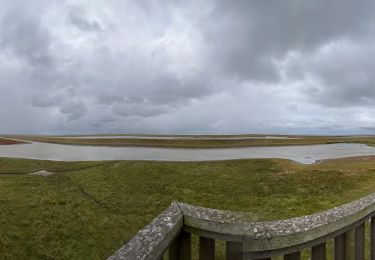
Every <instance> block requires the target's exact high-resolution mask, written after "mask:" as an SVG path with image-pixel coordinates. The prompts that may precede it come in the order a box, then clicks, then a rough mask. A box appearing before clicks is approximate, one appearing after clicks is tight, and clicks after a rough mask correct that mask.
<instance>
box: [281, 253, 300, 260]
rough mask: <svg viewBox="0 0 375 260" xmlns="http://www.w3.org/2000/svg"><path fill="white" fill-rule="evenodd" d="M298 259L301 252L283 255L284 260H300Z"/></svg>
mask: <svg viewBox="0 0 375 260" xmlns="http://www.w3.org/2000/svg"><path fill="white" fill-rule="evenodd" d="M300 259H301V252H295V253H291V254H286V255H284V260H300Z"/></svg>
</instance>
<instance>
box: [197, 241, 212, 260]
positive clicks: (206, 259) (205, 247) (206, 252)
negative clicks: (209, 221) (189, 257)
mask: <svg viewBox="0 0 375 260" xmlns="http://www.w3.org/2000/svg"><path fill="white" fill-rule="evenodd" d="M214 259H215V240H214V239H211V238H207V237H199V260H214Z"/></svg>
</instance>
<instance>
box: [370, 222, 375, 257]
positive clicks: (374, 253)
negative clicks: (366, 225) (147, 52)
mask: <svg viewBox="0 0 375 260" xmlns="http://www.w3.org/2000/svg"><path fill="white" fill-rule="evenodd" d="M370 222H371V223H370V225H371V228H370V247H371V248H370V255H371V260H375V217H372V218H371V220H370Z"/></svg>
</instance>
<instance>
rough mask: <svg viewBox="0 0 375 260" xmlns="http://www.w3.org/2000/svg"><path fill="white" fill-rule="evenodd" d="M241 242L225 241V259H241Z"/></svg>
mask: <svg viewBox="0 0 375 260" xmlns="http://www.w3.org/2000/svg"><path fill="white" fill-rule="evenodd" d="M242 251H243V246H242V243H239V242H231V241H227V242H226V259H227V260H242V258H243V256H242Z"/></svg>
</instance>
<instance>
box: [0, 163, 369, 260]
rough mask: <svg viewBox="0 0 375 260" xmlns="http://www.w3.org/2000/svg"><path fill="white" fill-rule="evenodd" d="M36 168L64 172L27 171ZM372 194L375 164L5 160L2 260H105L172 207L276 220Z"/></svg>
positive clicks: (0, 188) (0, 201)
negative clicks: (178, 204)
mask: <svg viewBox="0 0 375 260" xmlns="http://www.w3.org/2000/svg"><path fill="white" fill-rule="evenodd" d="M38 170H48V171H52V172H56V174H53V175H50V176H47V177H43V176H34V175H28V174H27V173H30V172H35V171H38ZM374 190H375V157H363V158H352V159H340V160H332V161H326V162H322V163H319V164H315V165H302V164H297V163H294V162H291V161H287V160H270V159H251V160H233V161H218V162H183V163H182V162H141V161H137V162H134V161H121V162H105V163H103V162H84V163H83V162H74V163H72V162H51V161H34V160H19V159H0V259H103V258H105V257H108V256H109V255H111V254H112V253H113V252H114V251H115V250H117V249H118V248H119V247H120V246H121V245H122V244H123V243H125V242H126V241H128V240H129V239H130V238H131V237H132V236H133V235H135V234H136V233H137V231H138V230H140V229H141V228H142V227H143V226H145V225H146V224H147V223H149V222H150V221H151V220H152V219H153V218H155V217H156V216H157V215H158V214H159V213H160V212H161V211H162V210H164V209H165V208H166V207H168V206H169V204H170V203H171V202H172V201H174V200H176V201H181V202H187V203H191V204H194V205H199V206H204V207H211V208H219V209H229V210H238V211H247V212H249V213H250V218H251V219H253V220H271V219H273V220H274V219H282V218H289V217H293V216H300V215H306V214H311V213H314V212H318V211H321V210H324V209H328V208H331V207H334V206H337V205H340V204H343V203H346V202H350V201H353V200H355V199H358V198H361V197H363V196H365V195H368V194H370V193H372V192H373V191H374Z"/></svg>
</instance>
